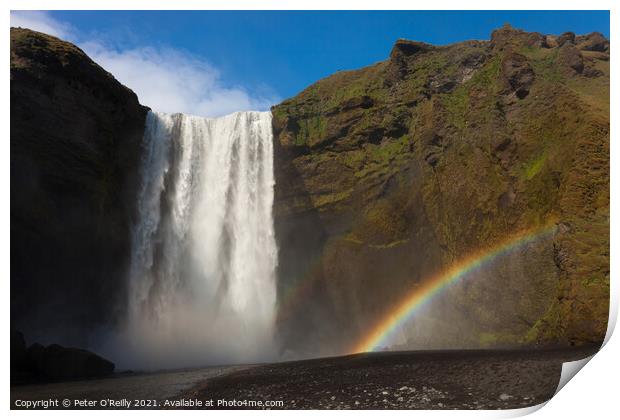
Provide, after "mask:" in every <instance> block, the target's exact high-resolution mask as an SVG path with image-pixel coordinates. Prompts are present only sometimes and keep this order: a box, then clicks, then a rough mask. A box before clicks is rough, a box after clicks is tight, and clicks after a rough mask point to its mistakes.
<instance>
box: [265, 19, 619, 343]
mask: <svg viewBox="0 0 620 420" xmlns="http://www.w3.org/2000/svg"><path fill="white" fill-rule="evenodd" d="M273 115H274V132H275V134H276V156H275V159H276V179H277V184H276V204H275V213H276V230H277V235H278V241H279V242H278V243H279V247H280V249H281V251H280V254H281V255H280V268H279V270H280V292H281V297H282V299H281V300H284V296H289V295H290V294H292V293H293V294H294V293H295V292H296V289H300V290H301V289H302V290H304V293H305V294H306V295H307V296H306V298H307V299H306V301H307V304H306V305H304V306H303V307H300V308H298V310H297V311H295V310H293V311H290V310H287V311H285V313H284V314H283V315H281V317H280V319H279V323H280V326H281V328H282V330H283V331H284V333H283V346H284V347H285V348H288V347H292V348H296V349H297V350H300V349H302V348H305V349H307V350H308V351H309V352H312V351H313V350H315V349H312V348H313V347H316V348H319V347H321V346H323V347H322V348H325V343H329V344H331V345H332V346H331V348H330V350H328V351H333V352H338V351H343V349H346V348H348V347H347V346H349V345H350V344H351V343H353V342H355V340H356V339H358V338H359V337H360V336H361V335H363V333H364V331H366V330H367V329H368V328H369V327H370V326H371V325H372V324H373V322H376V321H377V319H378V317H380V316H381V315H382V314H383V313H385V311H386V310H388V309H389V307H390V306H392V305H394V304H395V303H396V302H398V300H399V298H401V297H402V295H403V293H406V292H407V291H408V290H410V289H411V288H412V287H415V286H416V284H418V283H419V282H420V281H422V280H423V279H424V278H425V277H426V276H428V275H430V274H431V273H433V272H435V271H436V270H438V269H440V268H441V267H444V266H446V265H449V264H450V263H451V262H453V261H455V260H458V258H460V257H462V256H464V255H466V254H467V253H469V252H472V251H475V250H477V249H480V248H483V247H486V246H488V245H489V244H492V243H495V242H498V241H501V240H502V239H504V238H506V237H507V236H509V235H511V234H513V233H515V232H518V231H520V230H522V229H526V228H536V227H537V226H543V225H545V224H546V223H549V222H550V221H551V222H554V223H556V224H557V226H558V229H557V234H556V235H555V236H554V237H553V238H552V239H550V240H548V241H546V242H545V241H543V242H541V243H538V244H535V245H532V246H531V247H528V248H527V249H523V250H519V251H518V252H516V253H514V255H511V256H510V257H509V258H507V259H506V260H502V261H500V262H498V263H497V264H496V265H495V266H493V267H490V268H489V269H487V270H486V271H485V272H484V273H482V274H480V276H479V277H480V278H479V279H478V280H476V281H475V282H473V283H468V284H467V285H459V286H455V287H454V288H452V289H450V290H449V291H448V292H446V293H445V295H444V296H443V297H442V298H440V299H438V300H437V302H436V305H434V308H432V309H429V310H426V311H425V313H424V316H423V317H422V316H421V317H420V320H419V321H417V322H416V323H415V324H416V325H415V326H413V327H410V328H413V329H414V330H415V331H413V332H412V333H411V334H409V336H410V337H415V339H414V340H413V341H412V340H410V342H409V343H408V345H418V346H430V347H433V346H435V347H437V346H442V347H459V346H466V347H478V346H490V345H504V346H505V345H524V344H534V343H537V344H549V345H564V344H582V343H591V342H599V341H601V340H602V338H603V336H604V335H605V330H606V324H607V313H608V300H609V42H608V41H607V40H605V39H604V38H602V37H601V36H600V34H590V35H586V36H577V37H575V36H574V35H572V36H571V34H568V35H566V34H563V35H562V36H561V37H554V36H545V35H541V34H537V33H527V32H523V31H519V30H515V29H513V28H510V27H504V28H501V29H499V30H497V31H494V33H493V34H492V39H491V40H490V41H488V42H487V41H470V42H463V43H459V44H454V45H450V46H442V47H435V46H431V45H427V44H423V43H418V42H413V41H406V40H399V41H398V42H397V43H396V44H395V46H394V48H393V50H392V53H391V55H390V58H389V59H388V60H386V61H383V62H380V63H377V64H374V65H372V66H369V67H366V68H363V69H360V70H355V71H345V72H339V73H336V74H334V75H332V76H330V77H328V78H326V79H323V80H320V81H319V82H317V83H315V84H314V85H312V86H310V87H308V88H307V89H306V90H304V91H303V92H301V93H300V94H299V95H297V96H296V97H294V98H291V99H289V100H286V101H284V102H283V103H282V104H280V105H277V106H275V107H274V108H273ZM301 285H303V287H302V286H301ZM281 303H283V304H286V302H281ZM312 343H316V344H315V345H314V346H313V344H312ZM327 347H329V346H327Z"/></svg>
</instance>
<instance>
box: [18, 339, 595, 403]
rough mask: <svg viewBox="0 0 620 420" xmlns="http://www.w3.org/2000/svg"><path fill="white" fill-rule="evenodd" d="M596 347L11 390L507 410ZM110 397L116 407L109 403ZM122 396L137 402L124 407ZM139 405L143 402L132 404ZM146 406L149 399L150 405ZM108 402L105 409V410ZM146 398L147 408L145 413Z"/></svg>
mask: <svg viewBox="0 0 620 420" xmlns="http://www.w3.org/2000/svg"><path fill="white" fill-rule="evenodd" d="M596 350H597V348H596V347H588V348H579V349H562V350H538V351H531V350H528V351H525V350H502V351H497V350H489V351H481V350H476V351H423V352H384V353H367V354H358V355H352V356H343V357H332V358H324V359H314V360H302V361H295V362H286V363H275V364H266V365H261V366H247V367H242V366H234V367H214V368H206V369H195V370H183V371H176V372H175V371H168V372H155V373H149V374H134V375H116V376H113V377H110V378H107V379H98V380H88V381H72V382H64V383H53V384H37V385H25V386H12V387H11V405H12V407H13V408H17V407H16V404H15V403H16V401H17V400H22V401H24V400H27V401H35V400H44V399H57V400H58V401H59V404H58V406H57V407H54V406H51V407H50V408H63V406H62V402H63V400H64V399H69V401H70V405H69V407H68V408H72V409H74V408H89V407H84V406H82V407H80V406H79V404H77V403H76V400H88V401H93V403H92V404H93V405H92V406H91V407H90V408H195V406H196V404H199V405H200V408H215V409H227V408H228V409H243V408H261V406H262V407H264V406H266V405H268V404H269V403H267V402H268V401H269V402H274V401H276V402H277V403H276V404H278V405H277V406H273V404H272V407H271V408H284V409H313V408H315V409H346V408H351V409H355V408H358V409H382V408H387V409H455V408H460V409H505V408H520V407H527V406H532V405H537V404H540V403H542V402H544V401H546V400H548V399H549V398H551V397H552V396H553V394H554V392H555V389H556V387H557V385H558V382H559V379H560V373H561V370H562V363H563V362H565V361H571V360H579V359H582V358H584V357H587V356H588V355H590V354H592V353H594V352H595V351H596ZM110 400H111V401H113V402H114V404H115V406H112V405H111V403H110ZM124 400H126V401H128V402H130V403H131V405H130V406H127V405H123V404H126V403H124ZM136 400H138V401H136ZM145 400H149V401H151V402H147V403H144V401H145ZM102 401H105V406H103V404H104V403H102ZM140 402H142V404H143V405H142V407H140Z"/></svg>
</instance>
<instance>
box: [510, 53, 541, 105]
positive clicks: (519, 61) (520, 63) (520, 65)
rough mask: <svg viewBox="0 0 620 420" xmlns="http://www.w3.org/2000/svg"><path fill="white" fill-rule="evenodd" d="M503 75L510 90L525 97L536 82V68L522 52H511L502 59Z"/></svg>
mask: <svg viewBox="0 0 620 420" xmlns="http://www.w3.org/2000/svg"><path fill="white" fill-rule="evenodd" d="M502 76H503V78H504V82H505V84H506V86H507V89H508V91H509V92H511V93H514V94H515V95H516V96H517V97H518V98H519V99H523V98H525V97H526V96H527V95H528V93H529V92H530V86H531V85H532V83H533V82H534V78H535V75H534V70H532V67H531V66H530V64H529V63H528V61H527V58H526V57H525V56H524V55H522V54H517V53H509V54H507V55H506V56H505V57H504V59H503V60H502Z"/></svg>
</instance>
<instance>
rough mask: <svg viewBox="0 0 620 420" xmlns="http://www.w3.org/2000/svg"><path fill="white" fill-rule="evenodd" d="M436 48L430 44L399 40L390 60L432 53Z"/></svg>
mask: <svg viewBox="0 0 620 420" xmlns="http://www.w3.org/2000/svg"><path fill="white" fill-rule="evenodd" d="M433 48H434V47H433V46H432V45H430V44H426V43H424V42H418V41H410V40H408V39H399V40H397V41H396V42H395V43H394V46H393V47H392V52H391V53H390V58H391V59H392V60H396V59H399V58H401V57H411V56H413V55H416V54H419V53H423V52H426V51H430V50H431V49H433Z"/></svg>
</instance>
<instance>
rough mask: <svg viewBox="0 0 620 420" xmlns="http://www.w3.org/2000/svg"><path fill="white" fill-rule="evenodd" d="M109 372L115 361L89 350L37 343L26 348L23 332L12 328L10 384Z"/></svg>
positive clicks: (93, 375) (56, 379)
mask: <svg viewBox="0 0 620 420" xmlns="http://www.w3.org/2000/svg"><path fill="white" fill-rule="evenodd" d="M112 372H114V363H112V362H110V361H109V360H106V359H104V358H103V357H101V356H99V355H97V354H95V353H92V352H90V351H88V350H83V349H76V348H67V347H62V346H60V345H58V344H52V345H49V346H47V347H46V346H42V345H41V344H38V343H34V344H32V345H30V347H28V348H26V342H25V340H24V336H23V335H22V333H21V332H19V331H15V330H13V331H11V382H12V383H28V382H35V381H60V380H70V379H81V378H95V377H101V376H106V375H109V374H111V373H112Z"/></svg>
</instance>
